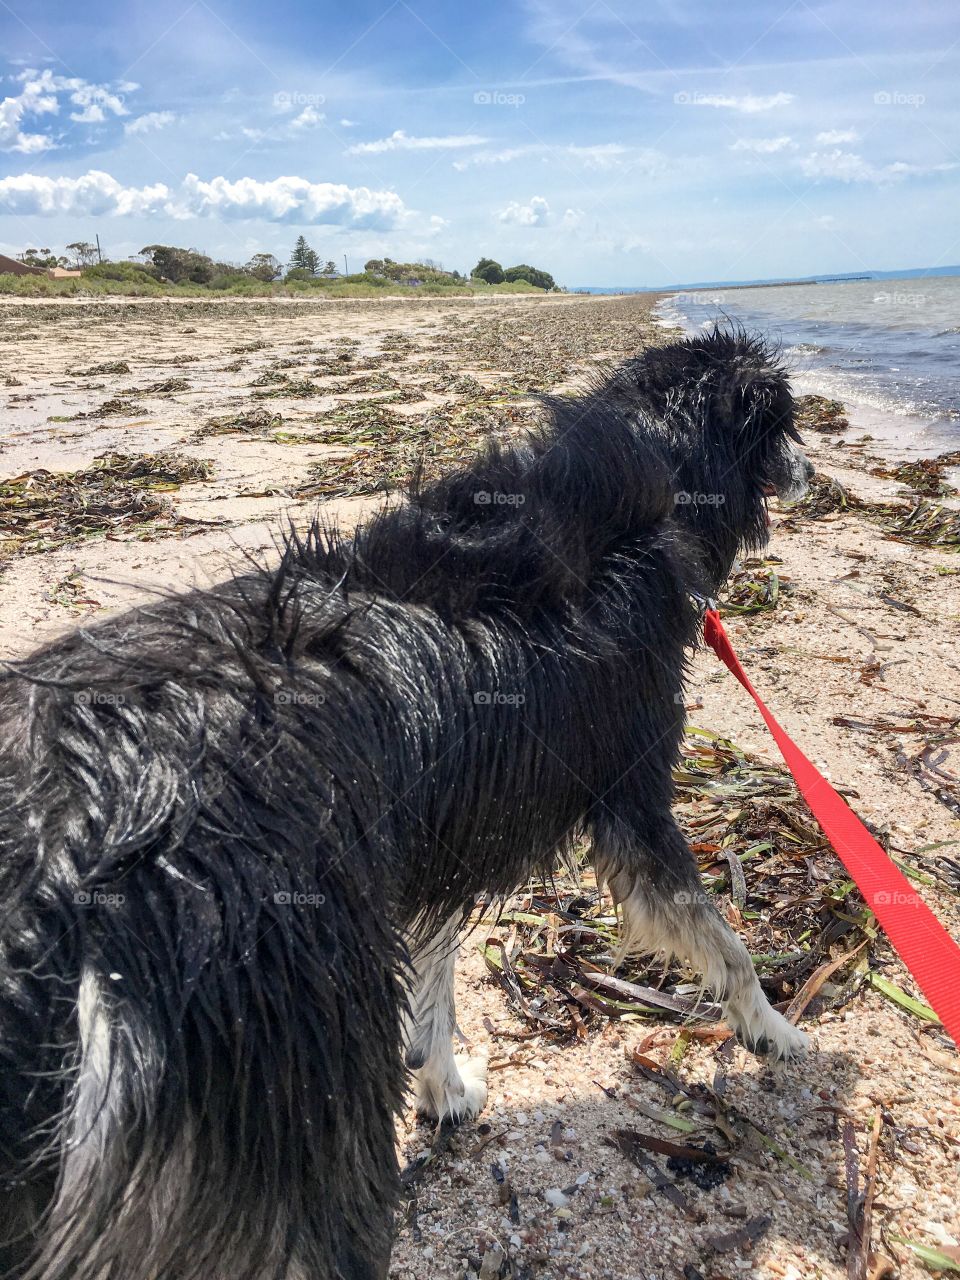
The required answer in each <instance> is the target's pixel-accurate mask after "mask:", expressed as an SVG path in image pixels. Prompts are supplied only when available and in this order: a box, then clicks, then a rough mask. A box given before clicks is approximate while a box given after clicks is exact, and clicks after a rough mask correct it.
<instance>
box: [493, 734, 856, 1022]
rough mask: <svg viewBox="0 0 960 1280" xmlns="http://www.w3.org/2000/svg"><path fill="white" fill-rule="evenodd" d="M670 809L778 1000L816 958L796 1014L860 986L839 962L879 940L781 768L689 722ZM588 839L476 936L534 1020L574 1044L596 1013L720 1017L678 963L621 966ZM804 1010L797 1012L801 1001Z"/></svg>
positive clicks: (636, 961)
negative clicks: (843, 978) (844, 976)
mask: <svg viewBox="0 0 960 1280" xmlns="http://www.w3.org/2000/svg"><path fill="white" fill-rule="evenodd" d="M674 776H675V783H676V792H677V794H676V803H675V806H674V812H675V814H676V816H677V820H678V822H679V823H680V825H681V827H682V829H683V831H684V833H685V835H686V836H687V839H688V840H689V841H690V845H691V848H692V850H693V852H694V854H695V855H696V857H697V860H698V864H699V867H700V872H701V882H702V884H703V887H704V890H705V891H706V892H707V893H709V894H710V895H711V896H712V897H714V899H715V900H716V902H717V905H718V908H719V909H720V910H721V912H722V913H724V914H726V915H728V917H730V918H735V919H736V925H737V928H738V931H739V932H740V933H741V934H742V935H743V936H744V939H745V941H746V943H747V946H748V948H749V950H750V952H751V955H752V956H753V959H754V964H755V965H756V968H757V973H758V975H759V977H760V980H761V983H762V984H763V986H764V988H765V990H766V992H767V994H768V996H769V997H770V998H771V999H772V1000H773V1001H790V1000H792V999H793V998H794V997H795V996H797V995H798V993H799V992H801V991H802V990H803V988H804V985H805V984H806V983H807V982H808V980H810V979H811V978H812V977H813V976H814V975H816V974H817V973H818V971H820V970H822V967H823V966H824V965H829V964H833V962H834V961H836V960H838V955H839V958H840V963H839V964H835V965H834V967H833V968H832V969H831V970H829V971H828V972H821V973H820V975H819V979H818V982H817V984H816V986H815V987H813V988H808V989H807V991H806V994H805V996H804V999H803V1003H802V1005H801V1006H800V1009H805V1008H806V1007H807V1006H808V1005H811V1004H813V1003H817V1004H818V1005H819V1007H828V1008H839V1007H842V1005H843V1004H845V1003H846V1002H847V1001H849V1000H850V999H852V997H853V995H854V994H855V993H856V991H857V990H858V989H859V987H860V986H861V985H862V983H863V980H864V979H863V975H862V974H861V975H859V976H858V980H857V981H856V982H853V983H850V984H847V985H846V986H838V985H837V984H836V981H835V977H836V974H837V972H838V971H840V970H841V969H843V968H844V967H845V966H846V965H849V964H852V963H854V962H855V961H858V960H861V959H862V960H863V962H864V968H866V966H867V963H868V961H869V958H870V954H871V948H872V947H873V945H874V944H875V942H876V929H875V925H874V920H873V914H872V912H870V911H868V910H867V908H866V907H865V906H864V904H863V902H862V899H861V898H860V895H859V893H858V892H857V890H856V887H855V886H854V884H853V882H852V881H851V880H850V879H849V877H848V876H847V874H846V872H845V870H844V869H843V867H842V865H841V864H840V862H839V861H838V859H837V858H836V856H835V854H834V853H833V851H832V850H831V849H830V847H829V845H828V844H827V843H826V841H825V839H824V837H823V835H822V833H821V832H820V830H819V828H818V827H817V826H816V824H815V823H814V821H813V818H812V817H811V815H810V813H809V810H808V809H807V807H806V805H805V803H804V802H803V800H802V798H801V797H800V795H799V793H798V791H797V788H796V785H795V783H794V781H793V779H792V777H791V775H790V774H789V772H787V771H786V769H785V768H783V767H780V766H778V765H775V764H771V763H767V762H764V761H761V760H759V759H757V758H756V757H753V756H751V755H749V754H748V753H746V752H744V751H742V750H741V749H740V748H738V747H736V746H735V745H734V744H733V743H731V742H729V741H727V740H725V739H723V738H720V737H718V736H716V735H714V734H711V733H708V732H707V731H706V730H703V729H699V728H695V727H693V726H689V727H688V730H687V736H686V739H685V742H684V746H683V755H682V759H681V762H680V764H679V766H678V768H677V769H676V771H675V775H674ZM588 854H589V851H588V849H587V848H586V847H585V846H582V847H579V848H578V849H577V850H575V852H574V862H575V866H574V868H573V869H572V870H563V871H558V872H556V873H554V875H553V877H552V878H551V880H550V881H549V882H544V881H539V880H534V881H533V882H532V883H531V884H530V885H529V886H528V888H527V889H526V891H525V892H524V893H522V894H518V895H516V896H514V897H513V898H511V899H509V900H508V902H507V903H506V905H505V907H504V909H503V910H502V911H501V912H500V913H499V914H497V915H496V916H495V917H494V918H493V919H492V921H491V923H490V924H489V925H488V926H487V927H486V928H485V930H484V932H483V935H482V938H481V939H480V940H479V945H480V947H481V950H482V952H483V955H484V959H485V961H486V964H487V970H488V973H489V974H490V976H491V978H492V979H493V980H495V981H496V982H497V983H498V984H499V985H500V986H501V987H502V988H503V990H504V991H505V993H506V994H507V998H508V1000H509V1001H510V1003H511V1005H512V1006H513V1007H514V1009H515V1010H516V1011H517V1013H518V1014H519V1016H520V1017H521V1018H522V1019H523V1020H524V1021H525V1022H526V1023H527V1024H528V1026H530V1027H531V1028H535V1029H536V1030H538V1031H540V1032H542V1033H543V1034H544V1035H547V1036H549V1037H551V1038H554V1039H557V1040H561V1041H562V1040H567V1039H576V1038H579V1037H580V1036H581V1035H582V1034H583V1029H584V1028H589V1027H590V1025H591V1024H593V1023H596V1022H597V1020H605V1019H617V1020H624V1019H625V1020H627V1021H638V1022H648V1021H653V1022H655V1023H660V1024H663V1023H671V1022H672V1023H677V1022H680V1023H682V1025H683V1027H684V1028H685V1029H686V1030H690V1031H691V1032H692V1033H693V1034H696V1033H697V1032H698V1031H699V1030H700V1029H703V1030H708V1029H710V1028H712V1027H714V1026H716V1024H717V1020H718V1019H719V1017H720V1011H719V1009H718V1008H717V1007H716V1006H715V1005H713V1004H712V1003H711V1002H708V1001H705V1000H703V999H702V998H701V997H700V995H699V988H698V986H697V985H696V983H695V982H692V981H691V975H690V974H689V973H688V972H687V971H685V970H684V969H683V967H682V966H680V965H678V964H676V963H675V962H672V961H671V962H669V963H666V964H665V963H664V962H663V961H662V960H651V959H650V958H649V957H647V958H643V957H632V958H630V959H628V960H625V961H623V962H622V963H620V964H619V966H617V961H616V956H617V947H618V941H619V938H618V925H617V917H616V914H615V912H614V911H613V909H612V907H611V905H610V903H609V899H608V898H606V896H605V895H604V894H602V893H601V892H600V890H599V888H598V886H597V884H596V879H595V876H594V874H593V871H592V869H591V868H590V865H589V857H588ZM798 1012H799V1010H798Z"/></svg>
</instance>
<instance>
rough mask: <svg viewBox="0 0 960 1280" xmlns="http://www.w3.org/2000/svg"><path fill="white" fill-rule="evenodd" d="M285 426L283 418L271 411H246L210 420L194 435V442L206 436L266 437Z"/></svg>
mask: <svg viewBox="0 0 960 1280" xmlns="http://www.w3.org/2000/svg"><path fill="white" fill-rule="evenodd" d="M282 426H283V417H282V415H281V414H279V413H273V412H272V411H271V410H270V409H266V408H257V409H245V410H242V411H241V412H240V413H235V414H232V415H229V416H227V417H223V418H210V419H209V421H207V422H206V423H204V425H203V426H202V427H198V428H197V430H196V431H195V432H194V433H193V438H194V440H202V439H204V437H206V436H232V435H252V436H265V435H269V434H270V433H271V432H273V431H277V430H279V429H280V427H282Z"/></svg>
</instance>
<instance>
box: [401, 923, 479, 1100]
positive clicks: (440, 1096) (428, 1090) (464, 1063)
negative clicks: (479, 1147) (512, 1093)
mask: <svg viewBox="0 0 960 1280" xmlns="http://www.w3.org/2000/svg"><path fill="white" fill-rule="evenodd" d="M459 932H460V920H459V918H458V917H457V918H453V919H451V920H449V921H448V922H447V923H446V924H445V925H444V926H443V928H442V929H440V930H439V932H437V933H436V934H434V935H433V936H432V937H430V938H429V940H424V939H422V938H419V937H418V938H417V939H416V941H415V943H414V944H413V945H412V946H411V952H412V964H413V983H412V987H411V993H410V1013H409V1023H408V1028H407V1051H406V1062H407V1066H408V1067H410V1068H411V1069H412V1070H413V1072H414V1092H415V1097H416V1104H417V1110H418V1111H419V1112H420V1113H421V1114H423V1115H426V1116H430V1117H431V1118H432V1119H435V1120H467V1119H472V1118H473V1117H474V1116H476V1115H478V1114H479V1112H481V1111H482V1110H483V1107H484V1104H485V1103H486V1101H487V1060H486V1058H485V1057H482V1056H477V1057H472V1058H467V1057H460V1058H458V1057H456V1055H455V1054H454V1052H453V1035H454V1033H455V1031H456V1029H457V1014H456V1004H455V996H454V973H455V969H456V962H457V950H458V946H459Z"/></svg>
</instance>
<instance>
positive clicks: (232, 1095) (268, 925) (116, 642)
mask: <svg viewBox="0 0 960 1280" xmlns="http://www.w3.org/2000/svg"><path fill="white" fill-rule="evenodd" d="M272 585H275V582H274V581H273V580H271V579H268V578H266V577H263V578H261V577H259V576H258V575H252V576H251V578H249V579H248V580H246V581H245V582H244V583H243V585H242V587H241V588H240V591H241V594H243V595H244V597H245V601H246V603H245V606H244V607H243V608H242V609H239V610H238V601H239V595H238V594H237V588H236V587H232V588H231V589H230V590H229V591H226V592H225V593H224V594H222V595H221V596H220V597H219V598H217V597H216V596H214V597H212V598H211V597H202V596H198V597H196V600H195V604H196V608H195V609H194V607H193V605H191V601H190V598H185V599H184V600H183V601H182V602H176V603H175V604H164V605H162V606H160V607H158V608H157V609H156V610H147V611H141V612H138V613H134V614H131V615H128V617H127V618H126V619H125V620H119V621H118V622H114V623H112V624H110V625H108V626H107V627H106V628H103V629H99V630H98V631H95V632H94V633H92V635H91V636H88V637H87V638H86V639H84V638H83V637H80V636H77V637H71V638H70V639H68V640H66V641H64V642H60V643H58V644H56V645H54V646H51V647H50V648H49V649H48V650H47V651H45V652H41V653H40V654H38V655H35V656H34V657H33V658H32V659H30V660H28V662H27V663H26V664H24V667H23V668H22V669H21V672H20V674H12V675H9V676H8V677H7V678H6V679H5V680H4V681H3V685H2V688H0V725H2V734H3V738H2V743H0V792H2V794H0V849H2V858H0V902H2V913H3V919H2V930H0V938H2V953H0V961H2V967H0V983H2V986H0V1063H2V1067H3V1071H2V1083H0V1214H2V1222H3V1231H2V1233H0V1235H2V1237H3V1238H6V1239H7V1240H8V1241H10V1243H8V1244H7V1246H6V1252H5V1253H4V1252H3V1250H2V1249H0V1263H5V1264H6V1267H7V1268H12V1269H13V1274H15V1275H17V1276H24V1277H27V1276H29V1277H43V1280H61V1278H62V1280H104V1278H105V1277H109V1278H110V1280H120V1278H121V1277H122V1278H123V1280H132V1278H133V1277H137V1278H138V1280H139V1278H141V1277H142V1278H143V1280H159V1278H160V1277H163V1280H212V1278H213V1277H216V1278H217V1280H238V1278H239V1277H243V1278H244V1280H261V1278H262V1280H277V1278H278V1277H284V1278H285V1280H300V1278H301V1277H303V1278H304V1280H305V1278H306V1277H310V1280H326V1278H327V1277H330V1278H331V1280H332V1277H334V1276H337V1277H340V1276H343V1277H351V1278H354V1277H355V1278H356V1280H367V1278H368V1277H369V1278H370V1280H372V1278H373V1277H375V1276H377V1277H379V1276H380V1275H381V1274H383V1269H384V1268H385V1266H386V1259H387V1257H388V1253H389V1239H388V1233H387V1228H386V1226H385V1222H384V1213H383V1206H384V1205H387V1206H389V1205H390V1204H391V1203H392V1202H393V1201H394V1199H395V1181H396V1169H395V1159H394V1152H393V1143H394V1137H393V1118H394V1117H393V1113H394V1110H395V1109H396V1107H397V1106H398V1105H399V1103H400V1099H401V1092H402V1086H403V1081H402V1076H401V1069H400V1060H399V1051H398V1044H399V1037H400V1029H399V1016H400V1005H401V993H400V991H399V982H400V976H399V975H400V973H401V961H400V955H399V951H398V946H397V942H396V940H395V936H394V933H393V931H392V927H391V925H390V924H389V923H388V922H389V920H390V918H391V911H390V904H389V901H388V898H389V894H390V892H391V878H390V876H389V874H385V873H384V872H385V868H383V867H380V868H378V867H377V865H376V860H375V859H371V858H370V856H369V851H370V849H371V842H374V844H375V841H376V839H377V823H378V818H379V814H380V812H381V811H382V807H383V806H382V804H381V798H380V788H381V784H380V781H379V779H378V778H377V777H375V776H372V775H371V774H370V772H369V769H368V767H367V766H366V765H365V763H364V761H363V760H358V759H356V758H353V759H351V758H349V756H348V755H347V754H346V753H345V752H343V751H338V750H337V749H331V750H328V751H325V752H324V753H323V765H322V769H317V771H316V774H315V776H312V777H311V779H310V786H309V787H305V786H303V785H300V784H298V782H297V780H298V779H303V777H304V771H305V768H308V767H309V764H310V761H309V757H307V758H306V759H305V753H306V752H307V751H308V749H309V741H308V740H309V737H310V728H309V726H310V725H311V720H312V718H315V717H317V716H326V718H327V719H328V720H329V719H330V717H331V713H332V715H333V717H334V718H335V717H336V716H337V715H338V714H341V713H344V714H349V715H355V714H357V712H356V709H355V708H352V709H351V708H346V709H340V708H336V707H334V708H330V707H329V706H328V704H327V701H326V699H327V697H328V696H329V691H328V693H327V694H324V695H321V694H319V693H318V694H315V695H314V699H315V705H313V706H311V705H310V702H309V700H310V697H311V694H310V691H309V689H308V688H307V687H306V686H305V685H304V683H303V681H302V680H301V681H300V682H299V684H298V686H297V690H298V691H297V694H296V695H294V694H293V693H290V694H289V695H288V696H287V697H286V698H285V691H284V685H283V681H282V680H280V681H279V682H278V680H277V678H276V677H277V672H278V670H279V671H280V672H282V671H283V662H282V654H281V653H280V651H279V650H278V648H277V646H278V645H282V643H283V639H282V637H281V636H279V635H278V634H276V628H277V626H278V618H279V617H280V613H281V611H280V610H279V607H278V602H277V601H276V600H272V599H270V598H268V593H269V590H270V589H271V586H272ZM258 596H259V598H256V597H258ZM251 628H253V631H251ZM257 628H260V632H259V634H255V632H256V630H257ZM271 628H273V634H271ZM294 697H296V698H297V699H298V700H299V701H298V703H297V704H296V705H294V702H293V700H294ZM304 699H306V702H305V703H304V701H303V700H304ZM338 771H339V773H340V776H337V773H338ZM335 794H336V795H338V796H340V797H342V796H343V795H345V794H348V795H350V797H351V803H350V805H349V806H345V805H343V804H342V803H337V804H336V805H335V804H334V795H335ZM361 840H362V841H363V842H364V847H365V851H366V855H367V856H365V857H357V856H353V857H351V846H352V845H353V844H356V843H358V842H360V841H361ZM41 1217H42V1219H43V1220H42V1223H41V1222H40V1219H41ZM387 1217H389V1215H387ZM16 1236H19V1237H20V1238H19V1240H15V1239H13V1237H16ZM41 1241H42V1243H39V1242H41ZM187 1242H189V1243H188V1245H187ZM185 1245H187V1247H185ZM0 1270H4V1268H3V1267H2V1266H0Z"/></svg>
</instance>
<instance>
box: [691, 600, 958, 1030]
mask: <svg viewBox="0 0 960 1280" xmlns="http://www.w3.org/2000/svg"><path fill="white" fill-rule="evenodd" d="M704 639H705V640H706V642H707V644H708V645H710V647H711V649H713V651H714V653H716V655H717V657H718V658H719V659H720V661H721V662H722V663H724V665H725V666H726V667H728V668H729V670H730V671H731V672H732V673H733V674H734V675H735V676H736V678H737V679H738V680H739V681H740V683H741V684H742V685H743V687H744V688H745V689H746V691H747V692H748V693H749V694H750V696H751V697H752V698H753V700H754V702H755V703H756V704H757V706H758V707H759V708H760V714H761V715H762V716H763V718H764V720H765V721H766V724H767V728H768V729H769V730H770V732H771V733H772V734H773V736H774V738H775V739H776V743H777V746H778V747H779V748H780V751H781V753H782V755H783V758H784V760H785V761H786V762H787V765H788V766H789V769H790V772H791V773H792V774H793V776H794V778H795V779H796V781H797V785H798V786H799V788H800V791H801V792H802V794H803V798H804V799H805V800H806V802H807V804H808V805H809V806H810V808H811V810H812V811H813V815H814V817H815V818H816V819H817V821H818V822H819V823H820V826H821V827H822V828H823V831H824V834H825V835H826V837H827V839H828V840H829V841H830V843H831V844H832V845H833V847H834V849H835V850H836V852H837V854H838V855H839V857H840V861H841V862H842V863H843V865H844V866H845V867H846V869H847V871H849V873H850V875H851V876H852V877H853V879H854V880H855V881H856V883H857V886H858V887H859V889H860V892H861V893H862V894H863V896H864V899H865V900H866V903H867V905H868V906H869V907H870V909H871V910H872V911H873V913H874V915H875V916H876V917H877V920H878V921H879V922H880V924H881V926H882V927H883V929H884V931H885V932H886V934H887V937H888V938H889V939H890V941H891V942H892V943H893V945H894V947H895V948H896V950H897V951H898V953H899V955H900V958H901V959H902V960H903V962H904V964H905V965H906V966H907V968H908V969H909V970H910V972H911V973H912V974H913V976H914V978H915V979H916V981H917V985H918V986H919V987H920V989H921V991H922V992H923V994H924V995H925V996H926V998H927V1000H929V1002H930V1005H931V1007H932V1008H933V1010H934V1011H935V1012H936V1013H937V1014H939V1016H940V1020H941V1022H942V1023H943V1025H944V1027H945V1029H946V1030H947V1031H948V1032H949V1034H950V1036H951V1038H952V1039H953V1041H954V1043H955V1044H956V1045H957V1047H958V1048H960V947H958V946H957V944H956V943H955V942H954V940H953V939H952V938H951V937H950V935H949V934H948V933H947V931H946V929H944V927H943V925H942V924H941V923H940V921H939V920H938V919H937V917H936V916H935V915H934V914H933V912H932V911H931V910H930V908H929V907H928V906H927V905H926V903H925V902H924V901H923V899H922V898H921V897H920V895H919V894H918V893H917V891H916V889H915V888H914V887H913V886H912V885H911V884H910V881H909V880H908V879H907V878H906V876H904V875H903V874H902V873H901V872H900V871H899V870H898V868H897V867H896V866H894V864H893V862H892V861H891V860H890V858H889V857H888V856H887V854H886V853H884V851H883V849H881V847H880V845H879V844H878V843H877V842H876V840H875V839H874V838H873V836H872V835H871V834H870V832H869V831H868V830H867V828H866V827H865V826H864V825H863V823H862V822H861V821H860V819H859V818H858V817H857V815H856V814H855V813H854V812H853V810H852V809H851V808H850V806H849V805H848V804H847V803H846V801H844V800H842V799H841V798H840V796H838V795H837V793H836V791H834V789H833V787H831V785H830V783H829V782H827V780H826V778H825V777H824V776H823V775H822V774H821V773H820V772H819V770H818V769H817V768H816V767H815V766H814V765H813V764H812V763H811V762H810V761H809V760H808V759H807V757H806V756H805V755H804V754H803V752H802V751H801V750H800V748H799V747H798V746H797V745H796V744H795V743H794V742H793V740H792V739H791V738H790V737H789V735H788V734H787V733H786V731H785V730H784V729H783V728H781V726H780V724H779V723H778V722H777V721H776V720H775V719H774V717H773V715H772V714H771V713H770V712H769V711H768V710H767V708H766V706H765V705H764V702H763V699H762V698H761V697H760V695H759V694H758V693H757V691H756V689H755V688H754V687H753V685H752V684H751V683H750V680H749V679H748V677H747V674H746V672H745V671H744V669H743V667H742V666H741V665H740V661H739V659H738V658H737V655H736V654H735V653H734V651H733V648H732V646H731V644H730V640H729V637H728V636H727V633H726V631H724V629H723V623H722V622H721V621H720V615H719V613H718V612H717V611H716V609H707V610H706V612H705V613H704Z"/></svg>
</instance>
